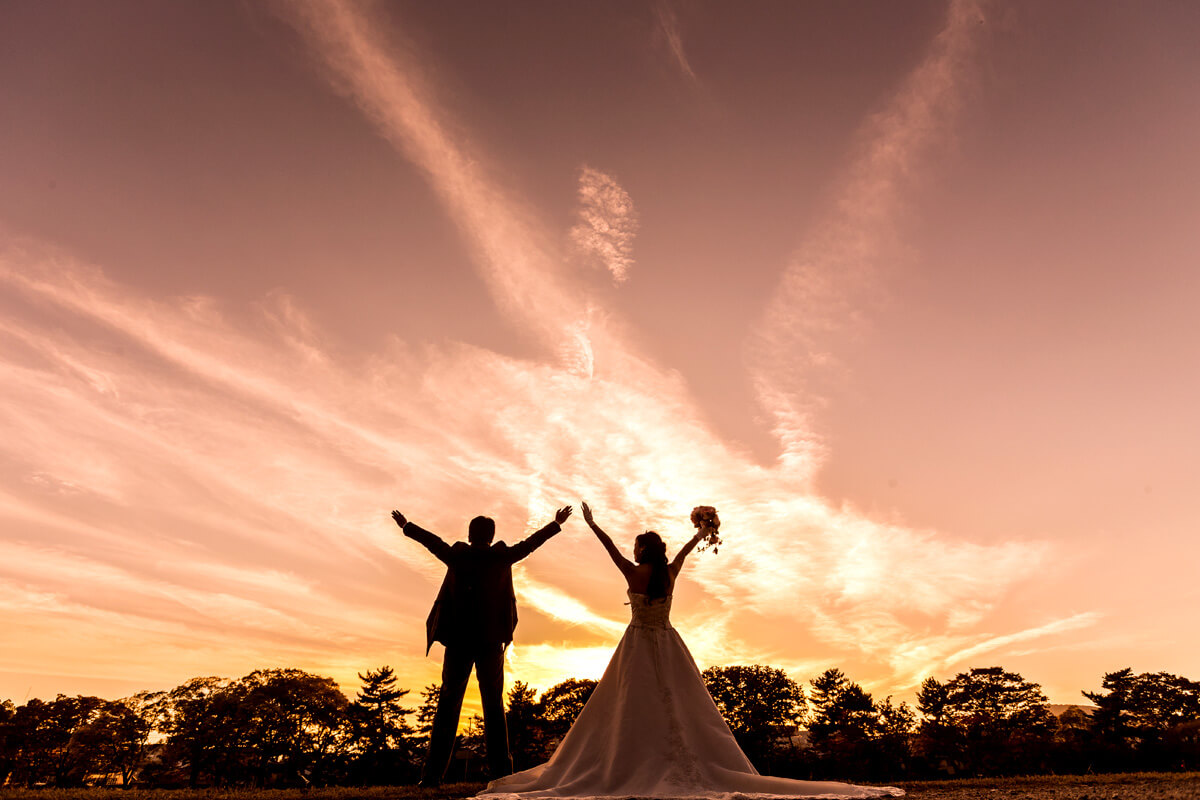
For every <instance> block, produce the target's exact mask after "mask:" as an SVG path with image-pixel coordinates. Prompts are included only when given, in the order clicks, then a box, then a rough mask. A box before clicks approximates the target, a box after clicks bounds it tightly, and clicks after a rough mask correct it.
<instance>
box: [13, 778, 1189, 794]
mask: <svg viewBox="0 0 1200 800" xmlns="http://www.w3.org/2000/svg"><path fill="white" fill-rule="evenodd" d="M898 785H899V786H902V787H903V788H904V789H905V790H906V791H907V792H908V796H909V797H911V798H913V800H1200V772H1183V773H1178V772H1177V773H1159V772H1138V773H1129V774H1123V775H1066V776H1046V775H1042V776H1035V777H1028V778H970V779H965V780H958V781H910V782H907V783H900V784H898ZM482 788H483V784H481V783H455V784H447V785H446V786H443V787H441V788H440V789H436V790H433V789H429V790H427V789H417V788H416V787H411V786H378V787H371V788H366V789H355V788H344V787H339V788H331V789H197V790H190V789H0V800H75V799H76V798H78V800H460V798H466V797H470V796H471V795H473V794H475V793H476V792H478V791H479V790H480V789H482Z"/></svg>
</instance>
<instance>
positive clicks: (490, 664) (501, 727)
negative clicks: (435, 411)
mask: <svg viewBox="0 0 1200 800" xmlns="http://www.w3.org/2000/svg"><path fill="white" fill-rule="evenodd" d="M569 516H571V507H570V506H564V507H563V508H560V509H559V510H558V511H557V512H555V514H554V521H553V522H551V523H550V524H549V525H547V526H546V527H544V528H542V529H541V530H540V531H538V532H537V533H535V534H533V535H532V536H530V537H529V538H528V539H525V540H524V541H522V542H518V543H517V544H515V545H513V546H512V547H509V546H508V545H507V544H505V543H504V542H497V543H496V544H492V539H493V538H495V536H496V523H495V522H494V521H493V520H492V519H491V518H490V517H476V518H475V519H473V520H471V524H470V526H469V527H468V529H467V540H468V542H470V543H469V544H468V543H466V542H455V543H454V544H452V545H450V544H446V543H445V542H444V541H442V540H441V539H440V538H438V537H437V536H436V535H434V534H432V533H430V532H429V531H427V530H425V529H423V528H420V527H418V526H416V525H414V524H413V523H411V522H409V521H408V520H407V519H406V518H405V516H404V515H403V514H401V513H400V512H399V511H393V512H392V519H394V520H396V524H397V525H399V526H400V528H401V530H403V531H404V535H405V536H407V537H409V538H410V539H415V540H417V541H418V542H420V543H421V544H423V545H424V546H425V547H426V549H428V550H429V552H431V553H433V554H434V555H435V556H437V558H438V559H439V560H441V561H442V562H443V563H444V564H445V565H446V578H445V580H443V581H442V588H441V590H440V591H439V592H438V596H437V600H435V601H434V603H433V610H432V611H430V612H429V619H428V620H426V622H425V631H426V645H425V653H426V654H427V655H428V653H429V648H430V647H432V646H433V643H434V642H441V643H442V644H444V645H445V646H446V654H445V656H444V657H443V659H442V689H441V693H440V694H439V695H438V705H437V713H436V714H435V715H434V718H433V731H432V732H431V733H430V735H429V752H428V753H427V754H426V756H425V768H424V770H423V771H422V774H421V784H420V785H421V786H437V785H438V784H440V783H441V782H442V776H444V775H445V774H446V767H447V766H448V765H449V763H450V751H451V750H452V749H453V747H454V736H455V734H456V733H457V732H458V715H459V713H460V712H461V711H462V701H463V694H464V693H465V692H466V690H467V682H468V681H469V680H470V678H471V668H472V667H474V668H475V677H476V678H477V679H478V681H479V696H480V699H481V700H482V703H483V732H484V737H485V739H486V741H487V755H488V769H489V771H490V772H491V777H492V778H499V777H501V776H503V775H508V774H510V773H511V772H512V756H511V755H509V752H508V727H507V726H506V725H505V722H504V649H505V648H506V647H507V646H508V645H509V644H510V643H511V642H512V638H513V629H514V628H516V626H517V599H516V594H515V593H514V592H513V583H512V565H513V564H515V563H516V562H518V561H520V560H521V559H522V558H525V556H527V555H529V554H530V553H532V552H533V551H534V550H536V549H537V548H539V547H541V546H542V545H543V544H545V543H546V542H547V541H548V540H549V539H550V537H551V536H553V535H554V534H556V533H558V532H559V531H560V530H562V524H563V523H564V522H566V521H567V517H569Z"/></svg>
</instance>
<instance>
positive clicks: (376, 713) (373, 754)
mask: <svg viewBox="0 0 1200 800" xmlns="http://www.w3.org/2000/svg"><path fill="white" fill-rule="evenodd" d="M358 678H359V680H361V681H362V688H361V689H359V691H358V696H357V697H356V698H355V701H354V703H353V704H352V705H351V706H350V708H349V714H350V721H351V725H352V728H353V731H354V738H355V741H356V743H357V747H356V749H357V751H358V753H357V755H358V757H357V759H356V762H355V775H356V778H357V782H359V783H363V784H394V783H404V782H409V781H411V780H412V779H413V778H414V777H415V774H416V773H415V768H414V761H415V753H414V750H413V742H412V735H413V729H412V727H411V726H410V725H409V724H408V721H407V719H406V718H407V716H408V715H409V714H412V713H413V709H411V708H405V707H404V706H403V705H402V704H401V700H402V699H403V698H404V697H405V695H407V694H408V690H407V689H401V688H399V686H398V685H397V679H396V673H395V671H394V670H393V669H392V668H391V667H388V666H384V667H380V668H379V669H377V670H367V671H366V673H365V674H364V673H361V672H360V673H358Z"/></svg>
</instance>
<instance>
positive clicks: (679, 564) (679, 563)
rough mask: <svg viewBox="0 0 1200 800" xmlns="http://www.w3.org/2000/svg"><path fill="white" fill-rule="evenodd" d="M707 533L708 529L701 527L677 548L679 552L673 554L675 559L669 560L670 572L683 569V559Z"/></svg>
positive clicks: (677, 572) (675, 572)
mask: <svg viewBox="0 0 1200 800" xmlns="http://www.w3.org/2000/svg"><path fill="white" fill-rule="evenodd" d="M707 534H708V531H707V530H705V529H704V528H701V529H699V530H698V531H696V535H695V536H693V537H692V538H691V539H690V540H689V541H688V543H687V544H685V545H684V546H683V547H681V548H679V552H678V553H676V554H675V560H674V561H672V562H671V572H672V573H674V574H676V575H678V574H679V570H681V569H683V560H684V559H685V558H687V557H688V553H690V552H692V549H693V548H695V546H696V545H698V544H700V541H701V540H702V539H703V538H704V537H705V536H706V535H707Z"/></svg>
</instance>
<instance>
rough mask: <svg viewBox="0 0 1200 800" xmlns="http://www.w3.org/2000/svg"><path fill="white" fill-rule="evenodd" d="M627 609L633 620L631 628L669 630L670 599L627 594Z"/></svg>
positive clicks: (630, 623) (635, 593)
mask: <svg viewBox="0 0 1200 800" xmlns="http://www.w3.org/2000/svg"><path fill="white" fill-rule="evenodd" d="M629 609H630V611H631V612H632V614H633V619H631V620H630V622H629V625H630V627H632V628H670V627H671V597H670V596H669V595H668V596H667V597H649V596H647V595H644V594H638V593H637V592H630V593H629Z"/></svg>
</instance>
